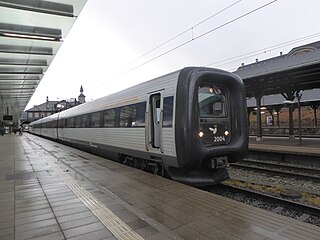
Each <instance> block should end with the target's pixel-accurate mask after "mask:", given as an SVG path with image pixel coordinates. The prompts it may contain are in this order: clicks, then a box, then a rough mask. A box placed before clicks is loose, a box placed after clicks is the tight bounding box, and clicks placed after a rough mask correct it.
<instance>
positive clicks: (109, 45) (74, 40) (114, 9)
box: [26, 0, 320, 109]
mask: <svg viewBox="0 0 320 240" xmlns="http://www.w3.org/2000/svg"><path fill="white" fill-rule="evenodd" d="M270 2H272V0H269V1H268V0H259V1H257V0H242V1H241V0H240V1H238V0H214V1H213V0H162V1H155V0H108V1H106V0H88V2H87V4H86V5H85V7H84V9H83V10H82V12H81V14H80V16H79V17H78V19H77V20H76V22H75V24H74V25H73V27H72V29H71V31H70V32H69V34H68V36H67V38H66V39H65V41H64V43H63V44H62V46H61V48H60V50H59V52H58V54H57V56H56V57H55V58H54V60H53V62H52V63H51V65H50V67H49V69H48V70H47V72H46V73H45V75H44V77H43V79H42V81H41V82H40V84H39V86H38V88H37V90H36V92H35V94H34V95H33V97H32V99H31V100H30V102H29V104H28V106H27V108H26V109H28V108H31V107H32V106H33V105H38V104H41V103H43V102H45V100H46V96H48V97H49V100H52V101H54V100H62V99H69V98H74V97H77V96H78V95H79V93H80V92H79V90H80V86H81V85H82V86H83V89H84V95H86V100H87V101H91V100H94V99H97V98H99V97H103V96H105V95H108V94H111V93H114V92H116V91H119V90H121V89H124V88H128V87H130V86H132V85H135V84H137V83H140V82H144V81H147V80H149V79H152V78H155V77H158V76H161V75H164V74H167V73H169V72H172V71H175V70H178V69H181V68H183V67H186V66H209V67H215V68H221V69H225V70H228V71H234V70H235V69H236V68H237V67H239V66H240V65H241V63H245V64H249V63H252V62H254V61H255V59H256V58H258V59H259V60H263V59H267V58H270V57H274V56H276V55H279V53H280V52H281V51H282V52H283V53H284V54H286V53H287V52H288V51H290V49H292V48H293V47H296V46H300V45H303V44H307V43H311V42H315V41H320V27H319V22H320V14H319V10H320V1H319V0H304V1H302V0H278V1H275V2H274V3H271V4H270V5H268V6H266V7H263V8H261V9H259V10H257V11H255V12H253V13H251V14H248V15H247V16H244V17H242V18H240V17H241V16H243V15H245V14H246V13H249V12H251V11H253V10H255V9H257V8H259V7H261V6H264V5H266V4H267V3H270ZM232 4H234V5H233V6H231V5H232ZM228 7H229V8H228ZM226 8H228V9H226ZM223 9H226V10H224V11H222V10H223ZM220 11H222V12H221V13H219V12H220ZM214 14H217V15H216V16H214V17H212V18H210V19H209V20H207V21H205V22H204V23H202V24H200V25H197V24H198V23H200V22H202V21H203V20H205V19H207V18H209V17H210V16H213V15H214ZM237 18H239V19H238V20H236V19H237ZM187 30H189V31H187ZM185 31H186V32H185ZM210 31H211V32H210ZM183 32H185V33H184V34H182V35H181V36H179V37H177V38H175V39H174V40H173V41H170V42H169V43H167V44H165V45H163V46H161V47H159V48H158V49H156V50H155V51H152V52H151V53H149V54H147V55H144V54H145V53H147V52H149V51H150V50H152V49H154V48H155V47H157V46H159V45H161V44H162V43H164V42H166V41H168V40H169V39H172V38H173V37H175V36H177V35H178V34H180V33H183ZM206 33H207V34H206ZM202 34H205V35H204V36H202V37H200V36H201V35H202ZM311 35H313V36H312V37H308V36H311ZM192 39H194V40H192ZM297 39H301V40H299V41H295V40H297ZM291 41H292V42H291ZM287 42H290V43H291V44H283V45H282V46H280V47H278V48H277V47H273V46H276V45H278V44H282V43H287ZM180 45H183V46H181V47H179V48H176V47H178V46H180ZM175 48H176V49H175ZM166 52H168V53H167V54H164V53H166ZM252 52H254V53H252ZM249 53H251V54H249ZM162 54H164V55H162ZM244 54H247V55H246V56H245V57H237V56H240V55H244ZM142 55H144V56H143V57H141V58H138V57H140V56H142ZM160 55H162V56H160ZM137 58H138V59H137ZM152 59H154V60H152ZM227 59H231V60H228V61H225V60H227Z"/></svg>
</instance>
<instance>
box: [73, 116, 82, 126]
mask: <svg viewBox="0 0 320 240" xmlns="http://www.w3.org/2000/svg"><path fill="white" fill-rule="evenodd" d="M81 118H82V116H77V117H75V124H74V125H75V126H74V127H76V128H80V127H81V120H82V119H81Z"/></svg>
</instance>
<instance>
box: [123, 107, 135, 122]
mask: <svg viewBox="0 0 320 240" xmlns="http://www.w3.org/2000/svg"><path fill="white" fill-rule="evenodd" d="M135 124H136V108H135V106H134V105H130V106H124V107H121V109H120V127H134V126H135Z"/></svg>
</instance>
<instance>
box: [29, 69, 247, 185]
mask: <svg viewBox="0 0 320 240" xmlns="http://www.w3.org/2000/svg"><path fill="white" fill-rule="evenodd" d="M29 130H30V132H31V133H33V134H36V135H39V136H42V137H46V138H49V139H52V140H56V141H59V142H62V143H65V144H68V145H71V146H74V147H77V148H80V149H82V150H86V151H89V152H91V153H94V154H98V155H101V156H104V157H107V158H109V159H112V160H115V161H118V162H121V163H125V164H128V165H131V166H134V167H137V168H140V169H144V170H147V171H151V172H153V173H155V174H158V175H166V176H168V177H170V178H171V179H173V180H176V181H180V182H183V183H186V184H189V185H193V186H205V185H213V184H216V183H219V182H221V181H223V180H225V179H227V178H228V177H229V176H228V172H227V169H226V168H227V166H228V163H232V162H236V161H239V160H241V159H242V158H243V157H244V156H245V155H246V153H247V149H248V128H247V114H246V97H245V89H244V84H243V82H242V80H241V79H240V78H239V77H238V76H236V75H234V74H232V73H229V72H226V71H222V70H218V69H212V68H203V67H187V68H184V69H181V70H179V71H176V72H173V73H170V74H167V75H165V76H162V77H158V78H156V79H153V80H150V81H147V82H144V83H141V84H139V85H136V86H133V87H130V88H128V89H125V90H123V91H120V92H118V93H114V94H112V95H109V96H106V97H102V98H99V99H97V100H94V101H91V102H88V103H84V104H81V105H78V106H76V107H73V108H70V109H67V110H65V111H61V112H59V113H56V114H53V115H51V116H48V117H45V118H42V119H40V120H37V121H35V122H32V123H31V124H30V129H29Z"/></svg>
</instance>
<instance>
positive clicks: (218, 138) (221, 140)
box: [213, 136, 226, 142]
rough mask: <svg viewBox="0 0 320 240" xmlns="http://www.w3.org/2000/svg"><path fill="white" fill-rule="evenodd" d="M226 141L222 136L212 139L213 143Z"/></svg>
mask: <svg viewBox="0 0 320 240" xmlns="http://www.w3.org/2000/svg"><path fill="white" fill-rule="evenodd" d="M225 141H226V139H225V137H224V136H216V137H213V142H225Z"/></svg>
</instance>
